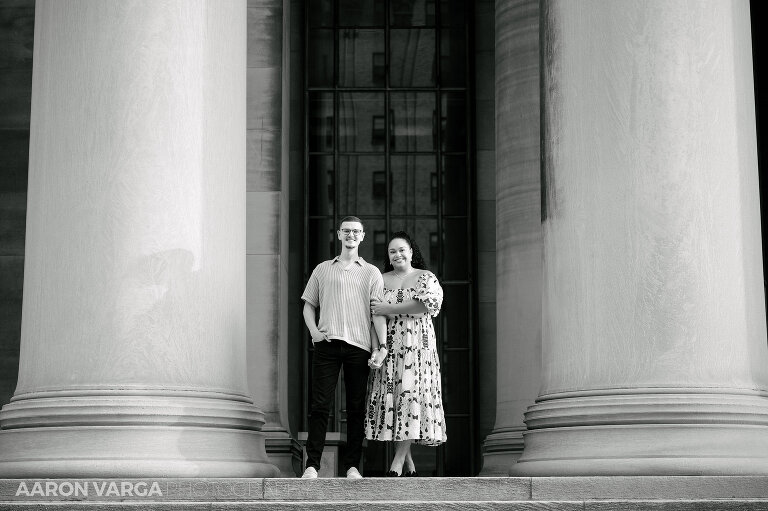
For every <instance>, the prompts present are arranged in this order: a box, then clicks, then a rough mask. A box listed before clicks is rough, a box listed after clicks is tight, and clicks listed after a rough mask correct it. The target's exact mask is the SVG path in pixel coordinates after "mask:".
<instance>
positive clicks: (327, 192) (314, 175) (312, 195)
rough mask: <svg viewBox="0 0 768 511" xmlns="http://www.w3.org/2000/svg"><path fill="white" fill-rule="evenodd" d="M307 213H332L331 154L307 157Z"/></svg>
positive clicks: (313, 214)
mask: <svg viewBox="0 0 768 511" xmlns="http://www.w3.org/2000/svg"><path fill="white" fill-rule="evenodd" d="M307 178H308V180H309V183H308V187H307V191H308V193H309V214H310V215H312V216H315V215H318V216H319V215H333V195H334V190H333V186H334V185H333V156H310V157H309V175H308V176H307Z"/></svg>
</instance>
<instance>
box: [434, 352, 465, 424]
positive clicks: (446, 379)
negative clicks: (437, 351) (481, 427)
mask: <svg viewBox="0 0 768 511" xmlns="http://www.w3.org/2000/svg"><path fill="white" fill-rule="evenodd" d="M440 374H441V376H442V381H443V407H444V408H445V413H447V414H451V413H469V411H470V406H469V384H470V382H469V352H468V351H467V350H458V351H446V350H444V351H443V353H442V358H441V360H440ZM450 433H451V430H448V434H449V435H450Z"/></svg>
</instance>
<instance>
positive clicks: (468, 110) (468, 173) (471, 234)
mask: <svg viewBox="0 0 768 511" xmlns="http://www.w3.org/2000/svg"><path fill="white" fill-rule="evenodd" d="M470 5H473V4H471V3H470ZM467 10H468V8H467V5H466V3H465V5H464V80H465V82H464V86H465V92H464V115H465V119H466V122H465V125H466V126H468V128H467V129H466V131H465V135H464V136H465V142H466V154H465V155H464V176H465V178H466V180H465V182H466V183H467V190H466V196H465V198H466V201H465V204H467V210H466V214H467V222H466V229H467V232H466V234H467V238H466V239H468V240H472V243H468V244H467V256H468V259H467V260H468V261H469V262H470V265H469V272H470V273H469V275H468V277H469V279H468V280H469V281H470V285H469V286H467V292H468V294H469V301H468V305H469V310H468V311H467V320H468V321H469V329H468V335H469V339H467V346H468V347H469V351H468V357H467V361H468V364H469V367H468V369H469V371H468V373H467V374H469V382H468V384H469V403H468V404H469V431H470V437H469V448H470V458H469V460H470V471H471V474H470V475H474V473H475V470H476V467H477V463H476V460H475V451H476V446H475V443H476V442H475V435H474V431H475V426H476V424H477V417H476V413H475V388H476V385H475V372H476V371H475V351H476V347H475V327H474V319H475V318H474V316H475V315H474V311H475V292H474V288H475V286H476V285H477V282H476V279H475V274H476V271H475V268H476V266H477V260H476V259H477V257H476V254H475V253H474V250H470V249H469V247H476V246H477V243H475V237H476V230H474V229H472V224H473V221H474V218H475V211H474V210H475V205H476V202H475V201H473V200H472V199H473V194H474V193H475V186H474V183H473V181H472V176H473V175H474V173H473V172H472V168H471V165H472V158H471V155H472V154H473V151H474V147H473V144H472V140H473V137H472V133H473V130H471V129H470V128H469V126H470V125H471V122H472V118H473V117H472V113H473V111H474V109H473V108H472V104H471V102H470V99H471V98H474V93H473V87H474V84H473V82H472V81H471V80H469V79H468V78H467V76H468V74H469V72H470V71H471V65H472V64H471V62H470V49H471V48H470V45H469V41H470V39H469V32H470V28H471V27H470V24H469V23H468V21H467V20H470V19H474V13H472V14H473V16H468V15H467Z"/></svg>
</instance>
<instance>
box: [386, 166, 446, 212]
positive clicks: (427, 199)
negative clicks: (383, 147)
mask: <svg viewBox="0 0 768 511" xmlns="http://www.w3.org/2000/svg"><path fill="white" fill-rule="evenodd" d="M391 158H392V161H391V165H390V168H391V170H392V200H391V202H390V204H391V206H392V209H391V211H392V214H393V215H436V214H437V168H436V164H435V155H433V154H429V155H412V156H411V155H409V156H392V157H391Z"/></svg>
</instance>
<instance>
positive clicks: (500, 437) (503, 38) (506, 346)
mask: <svg viewBox="0 0 768 511" xmlns="http://www.w3.org/2000/svg"><path fill="white" fill-rule="evenodd" d="M539 110H540V107H539V2H538V0H496V260H497V265H496V300H497V313H496V332H497V333H496V335H497V343H496V350H497V357H496V360H497V369H496V381H497V384H496V385H497V387H496V388H497V391H496V396H497V397H496V423H495V426H494V429H493V432H492V433H491V434H490V435H489V436H488V437H487V438H486V440H485V443H484V445H483V451H484V452H483V471H482V475H500V474H504V475H506V474H507V472H508V471H509V467H510V466H511V465H512V464H514V463H515V460H517V458H519V457H520V455H521V453H522V450H523V431H524V430H525V424H523V414H524V413H525V410H526V408H527V407H528V406H529V405H531V404H532V403H533V401H534V399H535V398H536V394H537V392H538V390H539V379H540V374H541V286H542V269H541V254H542V240H541V200H540V195H541V188H540V184H539V183H540V156H539V140H540V133H539V117H540V111H539Z"/></svg>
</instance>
